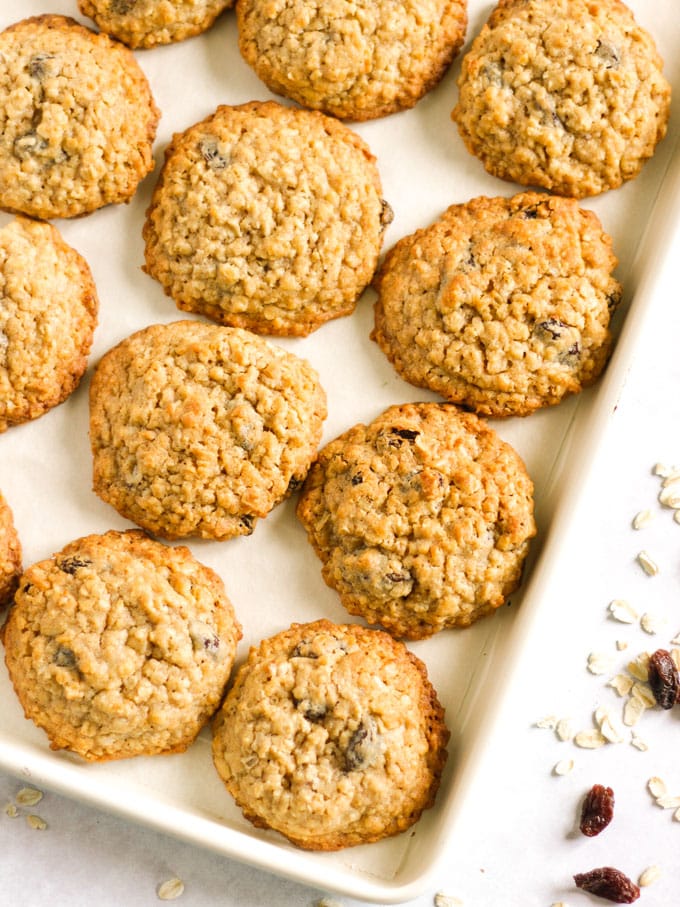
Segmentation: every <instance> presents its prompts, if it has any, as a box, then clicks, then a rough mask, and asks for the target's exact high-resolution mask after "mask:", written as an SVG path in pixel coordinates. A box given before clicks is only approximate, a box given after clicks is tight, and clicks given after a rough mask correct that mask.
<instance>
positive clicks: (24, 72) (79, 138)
mask: <svg viewBox="0 0 680 907" xmlns="http://www.w3.org/2000/svg"><path fill="white" fill-rule="evenodd" d="M159 115H160V114H159V111H158V109H157V108H156V105H155V103H154V100H153V97H152V94H151V89H150V88H149V84H148V82H147V80H146V77H145V75H144V73H143V72H142V70H141V68H140V66H139V64H138V63H137V60H136V59H135V57H134V56H133V54H132V53H131V51H129V50H128V49H127V48H126V47H123V45H121V44H119V43H118V42H117V41H111V39H110V38H108V37H107V36H106V35H104V34H96V33H95V32H92V31H90V30H89V29H86V28H84V27H83V26H82V25H79V24H78V23H77V22H76V21H75V20H74V19H70V18H67V17H65V16H56V15H54V16H52V15H45V16H36V17H34V18H30V19H25V20H23V21H21V22H18V23H16V24H15V25H12V26H10V27H9V28H7V29H5V31H3V32H2V33H0V207H1V208H4V209H5V210H8V211H13V212H15V213H23V214H28V215H29V216H31V217H38V218H43V219H48V218H52V217H74V216H76V215H80V214H87V213H89V212H91V211H94V210H96V209H97V208H101V207H102V206H103V205H107V204H110V203H113V202H124V201H128V200H129V199H130V198H131V196H132V195H133V194H134V193H135V191H136V189H137V186H138V184H139V182H140V180H141V179H142V178H143V177H144V176H146V174H147V173H149V171H151V170H152V169H153V166H154V162H153V157H152V143H153V140H154V137H155V134H156V126H157V123H158V118H159Z"/></svg>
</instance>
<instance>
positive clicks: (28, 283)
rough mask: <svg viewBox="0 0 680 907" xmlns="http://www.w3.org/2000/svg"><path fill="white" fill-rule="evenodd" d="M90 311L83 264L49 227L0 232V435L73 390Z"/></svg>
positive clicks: (93, 297)
mask: <svg viewBox="0 0 680 907" xmlns="http://www.w3.org/2000/svg"><path fill="white" fill-rule="evenodd" d="M97 308H98V302H97V291H96V288H95V285H94V281H93V279H92V274H91V273H90V269H89V267H88V265H87V262H86V261H85V260H84V258H83V257H82V256H81V255H80V254H79V253H78V252H76V250H75V249H72V248H71V247H70V246H69V245H67V244H66V243H65V242H64V240H63V238H62V237H61V235H60V233H59V232H58V230H57V229H56V228H55V227H53V226H52V225H51V224H46V223H42V222H40V221H34V220H29V219H28V218H25V217H17V218H15V219H14V220H13V221H12V222H11V223H9V224H7V225H6V226H4V227H3V228H2V229H0V432H3V431H5V430H6V429H7V428H9V427H10V426H13V425H17V424H19V423H21V422H26V421H28V420H30V419H36V418H38V417H39V416H42V415H43V413H45V412H47V411H48V410H49V409H51V408H52V407H54V406H56V405H57V404H59V403H61V402H62V401H63V400H65V399H66V398H67V397H68V396H69V394H71V393H72V391H73V390H74V389H75V388H76V387H77V386H78V383H79V382H80V379H81V377H82V375H83V373H84V371H85V369H86V367H87V360H88V356H89V353H90V348H91V345H92V337H93V333H94V329H95V327H96V324H97Z"/></svg>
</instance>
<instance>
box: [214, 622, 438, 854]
mask: <svg viewBox="0 0 680 907" xmlns="http://www.w3.org/2000/svg"><path fill="white" fill-rule="evenodd" d="M213 730H214V736H213V757H214V760H215V766H216V768H217V771H218V772H219V774H220V776H221V778H222V780H223V781H224V783H225V785H226V787H227V789H228V790H229V792H230V793H231V794H232V796H233V797H234V799H235V800H236V803H237V804H238V806H239V807H240V808H241V809H242V810H243V813H244V815H245V816H246V818H247V819H249V820H250V821H251V822H253V823H254V824H255V825H257V826H259V827H261V828H273V829H275V830H276V831H278V832H280V833H281V834H283V835H285V836H286V837H287V838H288V839H289V840H290V841H292V842H293V843H294V844H297V845H298V846H299V847H303V848H306V849H309V850H338V849H339V848H342V847H350V846H353V845H356V844H366V843H369V842H371V841H377V840H379V839H381V838H385V837H387V836H388V835H394V834H398V833H399V832H401V831H404V830H405V829H407V828H409V827H410V826H411V825H413V823H414V822H416V821H417V820H418V819H419V818H420V815H421V813H422V812H423V810H424V809H428V808H429V807H430V806H432V804H433V803H434V799H435V796H436V793H437V789H438V787H439V781H440V777H441V773H442V769H443V767H444V763H445V760H446V744H447V741H448V738H449V732H448V730H447V728H446V725H445V724H444V710H443V709H442V707H441V705H440V703H439V701H438V699H437V694H436V692H435V690H434V688H433V687H432V684H431V683H430V681H429V680H428V677H427V673H426V669H425V666H424V665H423V663H422V662H421V661H420V660H419V659H418V658H416V656H415V655H413V654H412V653H411V652H409V650H408V649H407V648H406V647H405V646H404V645H403V644H402V643H399V642H397V641H396V640H394V639H392V638H391V637H390V636H388V635H387V634H386V633H382V632H380V631H378V630H369V629H366V628H365V627H359V626H356V625H337V624H333V623H330V622H329V621H326V620H320V621H316V622H314V623H310V624H294V625H293V626H292V627H291V628H290V629H288V630H285V631H283V632H281V633H279V634H277V635H276V636H274V637H272V638H271V639H267V640H264V641H263V642H262V643H261V644H260V645H259V646H257V647H253V648H251V650H250V654H249V656H248V659H247V661H246V663H245V664H244V665H243V666H242V667H241V669H240V670H239V672H238V674H237V676H236V679H235V682H234V685H233V687H232V688H231V690H230V691H229V693H228V694H227V697H226V699H225V702H224V705H223V707H222V708H221V710H220V711H219V713H218V714H217V716H216V718H215V721H214V725H213Z"/></svg>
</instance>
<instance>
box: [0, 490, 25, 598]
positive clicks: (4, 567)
mask: <svg viewBox="0 0 680 907" xmlns="http://www.w3.org/2000/svg"><path fill="white" fill-rule="evenodd" d="M20 574H21V543H20V541H19V536H18V535H17V531H16V529H15V528H14V518H13V516H12V511H11V509H10V506H9V504H8V503H7V501H6V500H5V498H4V496H3V494H2V492H0V610H1V609H2V608H4V606H5V605H7V604H9V603H10V602H11V601H12V599H13V597H14V592H15V590H16V588H17V585H18V584H19V576H20Z"/></svg>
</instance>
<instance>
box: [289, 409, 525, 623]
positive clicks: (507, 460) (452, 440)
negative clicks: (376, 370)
mask: <svg viewBox="0 0 680 907" xmlns="http://www.w3.org/2000/svg"><path fill="white" fill-rule="evenodd" d="M533 511H534V501H533V484H532V482H531V479H530V478H529V476H528V475H527V472H526V469H525V466H524V463H523V462H522V460H521V458H520V457H519V455H518V454H517V452H516V451H515V450H514V449H513V448H512V447H511V446H510V445H509V444H508V443H506V442H505V441H503V440H502V439H501V438H500V437H499V436H498V434H497V433H496V432H495V431H494V430H493V429H492V428H491V426H489V425H487V423H486V422H485V421H484V420H482V419H480V418H479V417H478V416H475V415H474V414H473V413H465V412H463V411H462V410H460V409H458V408H457V407H455V406H453V405H451V404H447V403H408V404H404V405H401V406H399V405H397V406H391V407H389V408H388V409H387V410H385V411H384V412H383V413H382V414H381V415H380V416H378V417H377V418H376V419H374V420H373V421H372V422H371V423H369V424H368V425H363V424H358V425H355V426H353V427H352V428H350V429H349V430H348V431H346V432H344V433H343V434H342V435H340V436H339V437H337V438H336V439H335V440H333V441H331V442H330V443H329V444H327V445H326V446H325V447H323V448H322V450H321V451H320V452H319V456H318V457H317V459H316V461H315V462H314V464H313V466H312V468H311V470H310V472H309V475H308V476H307V479H306V481H305V484H304V486H303V488H302V492H301V496H300V499H299V502H298V507H297V514H298V517H299V518H300V521H301V522H302V524H303V526H304V527H305V529H306V531H307V536H308V538H309V541H310V543H311V544H312V546H313V548H314V550H315V552H316V554H317V555H318V556H319V558H320V560H321V561H322V576H323V578H324V580H325V581H326V583H327V584H328V585H329V586H330V587H331V588H333V589H335V590H336V591H337V592H338V594H339V596H340V600H341V602H342V604H343V605H344V607H345V608H346V609H347V610H348V611H349V612H350V614H358V615H360V616H361V617H363V618H365V619H366V620H367V621H368V622H369V623H371V624H380V625H381V626H382V627H384V628H385V629H386V630H388V631H389V632H390V633H392V634H394V635H395V636H398V637H404V638H406V639H422V638H425V637H428V636H431V635H432V634H434V633H437V632H439V631H441V630H444V629H446V628H448V627H467V626H469V625H470V624H472V623H473V622H474V621H476V620H478V619H479V618H480V617H483V616H484V615H487V614H490V613H492V612H493V611H495V610H496V609H497V608H499V607H500V606H501V605H503V604H504V603H505V602H507V600H508V596H509V595H510V594H511V593H512V592H514V591H515V589H516V588H517V587H518V586H519V583H520V580H521V577H522V569H523V565H524V561H525V558H526V556H527V554H528V551H529V543H530V540H531V538H532V537H533V536H534V535H535V533H536V525H535V522H534V514H533Z"/></svg>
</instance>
